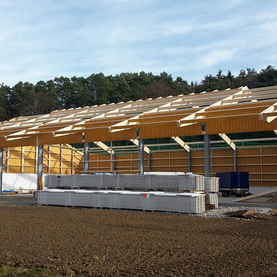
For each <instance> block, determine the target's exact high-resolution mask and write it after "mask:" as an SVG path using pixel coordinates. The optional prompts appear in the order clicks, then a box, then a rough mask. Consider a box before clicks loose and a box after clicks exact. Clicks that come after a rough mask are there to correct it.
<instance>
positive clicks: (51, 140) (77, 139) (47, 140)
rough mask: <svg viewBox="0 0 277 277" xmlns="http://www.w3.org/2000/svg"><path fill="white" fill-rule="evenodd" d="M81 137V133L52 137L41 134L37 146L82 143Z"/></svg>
mask: <svg viewBox="0 0 277 277" xmlns="http://www.w3.org/2000/svg"><path fill="white" fill-rule="evenodd" d="M82 141H83V135H82V133H77V134H74V135H68V136H60V137H53V135H52V134H43V135H40V136H39V144H40V145H45V144H63V143H82Z"/></svg>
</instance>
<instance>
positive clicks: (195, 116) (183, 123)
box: [178, 87, 248, 127]
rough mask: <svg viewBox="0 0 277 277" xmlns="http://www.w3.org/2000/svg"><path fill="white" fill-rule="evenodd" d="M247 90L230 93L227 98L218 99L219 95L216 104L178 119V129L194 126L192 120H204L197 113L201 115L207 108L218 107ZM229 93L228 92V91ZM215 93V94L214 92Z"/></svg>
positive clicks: (244, 88) (245, 88) (202, 116)
mask: <svg viewBox="0 0 277 277" xmlns="http://www.w3.org/2000/svg"><path fill="white" fill-rule="evenodd" d="M247 89H248V88H247V87H243V88H242V89H241V90H239V91H236V92H235V93H232V92H231V93H232V94H231V95H230V94H229V95H228V96H227V97H224V96H225V95H224V96H223V98H221V99H220V95H219V99H217V101H216V102H214V103H212V104H211V105H209V106H207V107H205V108H202V109H200V110H199V111H197V112H195V113H192V114H190V115H188V116H186V117H184V118H182V119H180V120H179V121H178V122H179V126H180V127H185V126H188V125H191V124H194V123H195V122H194V120H196V119H200V120H201V119H203V118H204V115H199V113H203V112H205V111H206V110H207V109H208V108H210V107H216V106H220V105H222V103H223V102H224V101H226V100H231V99H233V98H234V97H235V96H236V95H240V94H243V93H244V91H245V90H247ZM228 92H229V91H228ZM215 93H217V92H215Z"/></svg>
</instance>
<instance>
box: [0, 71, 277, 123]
mask: <svg viewBox="0 0 277 277" xmlns="http://www.w3.org/2000/svg"><path fill="white" fill-rule="evenodd" d="M274 85H277V69H276V68H275V67H274V66H268V67H266V68H265V69H262V70H261V71H260V72H257V71H256V70H255V69H250V68H247V69H246V70H240V72H239V74H238V75H237V76H234V75H233V74H232V73H231V71H228V72H227V74H226V75H225V74H224V73H223V71H222V70H219V71H218V72H217V74H216V75H215V76H213V75H211V74H210V75H207V76H205V77H204V78H203V80H202V81H201V82H199V83H197V82H191V83H188V82H187V81H186V80H184V79H182V78H181V77H177V78H176V79H175V80H174V79H173V78H172V75H171V74H168V73H166V72H162V73H160V75H154V74H152V73H145V72H143V71H142V72H140V73H121V74H119V75H115V76H112V75H109V76H105V75H104V74H103V73H98V74H92V75H90V76H89V77H87V78H84V77H75V76H74V77H71V78H68V77H62V76H61V77H56V78H55V79H53V80H48V81H46V82H45V81H39V82H37V83H36V84H32V83H30V82H22V81H20V82H18V83H17V84H15V85H14V86H12V87H10V86H7V85H5V84H4V83H2V84H0V121H4V120H8V119H11V118H14V117H19V116H26V115H36V114H46V113H50V112H51V111H53V110H61V109H69V108H77V107H84V106H93V105H101V104H108V103H118V102H121V101H123V102H126V101H130V100H133V101H135V100H138V99H147V98H157V97H160V96H161V97H165V96H168V95H173V96H175V95H179V94H189V93H192V92H194V93H200V92H202V91H207V92H210V91H213V90H224V89H226V88H231V89H232V88H238V87H240V86H247V87H248V88H250V89H251V88H256V87H265V86H274Z"/></svg>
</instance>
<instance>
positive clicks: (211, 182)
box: [204, 177, 219, 192]
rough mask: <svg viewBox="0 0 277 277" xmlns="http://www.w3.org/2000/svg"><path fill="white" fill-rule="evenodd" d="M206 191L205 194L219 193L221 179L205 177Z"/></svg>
mask: <svg viewBox="0 0 277 277" xmlns="http://www.w3.org/2000/svg"><path fill="white" fill-rule="evenodd" d="M204 191H205V192H219V178H218V177H204Z"/></svg>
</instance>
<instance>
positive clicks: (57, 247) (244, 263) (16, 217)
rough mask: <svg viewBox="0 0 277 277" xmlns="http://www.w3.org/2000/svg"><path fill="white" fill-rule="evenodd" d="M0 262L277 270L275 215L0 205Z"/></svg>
mask: <svg viewBox="0 0 277 277" xmlns="http://www.w3.org/2000/svg"><path fill="white" fill-rule="evenodd" d="M0 222H1V225H0V264H1V265H10V266H18V267H44V268H49V269H52V270H55V271H58V272H61V273H62V274H67V275H78V274H87V275H88V276H270V277H272V276H277V232H276V230H277V217H271V218H268V219H264V220H239V219H232V218H223V219H215V218H199V217H191V216H184V215H178V214H162V213H147V212H145V213H143V212H131V211H115V210H97V209H79V208H61V207H16V206H0Z"/></svg>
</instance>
